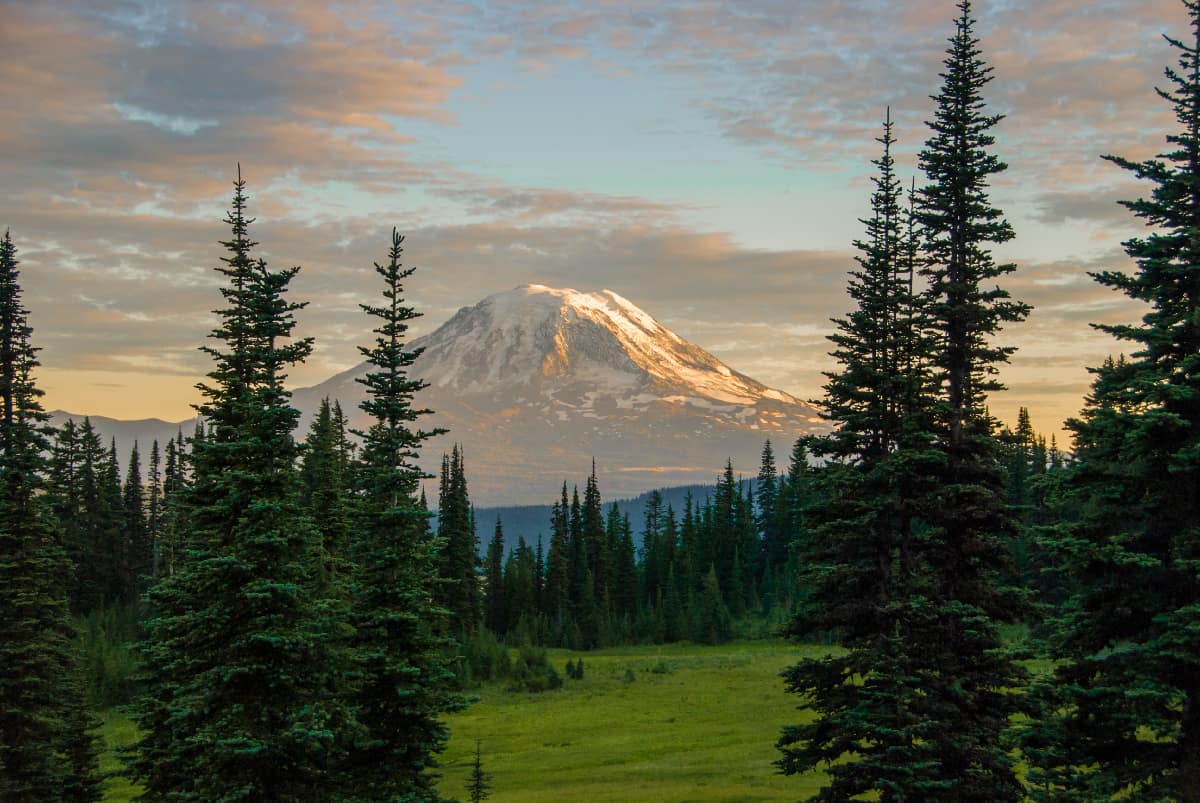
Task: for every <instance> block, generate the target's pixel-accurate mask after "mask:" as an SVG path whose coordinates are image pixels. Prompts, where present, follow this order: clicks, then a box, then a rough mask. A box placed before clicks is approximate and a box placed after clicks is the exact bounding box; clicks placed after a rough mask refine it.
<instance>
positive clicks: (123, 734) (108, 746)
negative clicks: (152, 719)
mask: <svg viewBox="0 0 1200 803" xmlns="http://www.w3.org/2000/svg"><path fill="white" fill-rule="evenodd" d="M100 718H101V719H102V720H103V721H104V728H103V730H102V731H101V734H102V735H103V736H104V746H105V752H104V753H103V754H102V755H101V756H100V771H101V772H102V773H104V774H106V775H107V774H108V773H111V772H115V771H117V770H119V769H120V768H121V762H120V760H119V759H118V758H117V755H116V749H117V748H119V747H125V746H127V745H131V744H133V743H134V741H135V740H136V739H137V729H136V728H135V727H134V725H133V723H132V722H130V721H129V719H128V718H127V717H125V716H123V715H122V714H119V713H117V712H116V711H105V712H103V713H101V714H100ZM137 793H138V789H137V787H135V786H133V785H132V784H130V783H129V781H127V780H125V779H124V778H116V777H109V778H107V779H106V780H105V781H104V800H105V803H126V801H129V800H133V799H134V797H135V796H136V795H137Z"/></svg>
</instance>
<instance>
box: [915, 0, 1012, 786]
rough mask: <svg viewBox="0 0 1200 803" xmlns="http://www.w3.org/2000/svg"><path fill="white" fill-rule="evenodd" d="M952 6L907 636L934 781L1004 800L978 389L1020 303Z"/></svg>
mask: <svg viewBox="0 0 1200 803" xmlns="http://www.w3.org/2000/svg"><path fill="white" fill-rule="evenodd" d="M958 8H959V11H960V14H959V17H958V20H957V30H956V32H955V35H954V37H953V38H952V39H951V40H950V48H949V51H948V54H947V58H946V60H945V62H944V64H945V67H946V71H945V72H944V73H943V76H942V77H943V84H942V88H941V90H940V92H939V93H938V95H937V96H936V97H935V102H936V104H937V108H936V110H935V114H934V119H933V120H932V121H930V123H929V127H930V129H931V130H932V135H931V137H930V138H929V139H928V140H927V141H926V143H925V147H924V149H923V150H922V151H921V153H920V157H919V161H920V166H921V168H922V170H923V171H924V172H925V175H926V176H927V178H928V179H929V183H928V184H927V185H926V186H925V187H923V188H922V189H921V190H920V192H919V197H918V205H917V222H918V224H919V225H920V230H921V234H922V240H923V252H924V258H925V264H924V266H923V269H922V273H923V275H924V277H925V278H926V280H927V282H928V284H929V290H928V298H929V304H928V309H927V314H928V324H929V326H930V327H931V328H932V329H933V330H934V331H935V332H936V333H937V335H938V337H939V341H938V345H937V348H936V349H935V350H934V354H933V363H934V372H935V378H936V380H937V382H938V385H939V397H938V403H937V404H936V405H935V406H934V408H933V413H934V427H933V430H934V433H935V434H936V442H935V443H936V446H937V449H938V451H939V452H940V456H941V465H940V466H939V467H938V470H937V471H936V472H935V476H936V477H937V486H938V487H936V488H935V489H934V490H933V491H932V492H930V493H927V494H925V495H924V497H923V498H922V500H921V511H920V513H921V518H922V519H923V521H924V524H925V525H926V527H927V529H926V530H925V532H924V533H923V535H922V539H921V549H920V552H921V558H922V560H923V561H924V562H925V563H926V565H927V566H928V569H929V576H930V577H929V582H930V587H929V590H928V600H927V604H924V605H923V607H922V609H921V610H920V611H919V612H917V613H918V614H919V621H918V624H919V632H918V633H917V634H915V635H914V636H913V639H915V640H917V642H918V643H920V644H921V645H922V646H923V647H925V648H927V652H924V653H922V655H921V658H922V661H923V666H922V669H923V670H924V671H925V672H926V673H927V674H926V675H925V677H923V679H922V686H921V688H922V690H923V692H924V695H925V697H924V698H923V699H922V705H921V706H920V710H921V712H922V713H923V715H924V717H925V718H926V721H927V722H928V723H929V725H930V727H929V729H928V737H927V740H926V741H924V742H923V743H922V747H923V748H924V750H925V751H926V755H927V756H928V757H929V759H930V760H931V761H933V762H935V764H934V767H935V768H934V770H933V777H934V778H936V779H937V780H938V783H939V784H940V789H941V790H943V791H939V792H938V793H937V794H940V795H947V796H953V797H954V798H955V799H963V798H969V799H976V800H990V801H1002V800H1015V799H1019V798H1020V797H1021V796H1022V791H1021V787H1020V784H1019V782H1018V781H1017V779H1016V776H1015V774H1014V772H1013V759H1012V756H1011V755H1010V754H1009V752H1008V750H1007V749H1006V748H1005V747H1004V746H1003V745H1002V744H1001V735H1002V734H1003V732H1004V731H1005V730H1006V729H1007V728H1008V723H1009V719H1010V717H1011V715H1012V714H1013V713H1015V712H1016V710H1017V706H1018V703H1019V700H1020V698H1019V696H1018V693H1017V692H1018V690H1019V689H1020V687H1021V686H1022V684H1023V683H1024V671H1023V670H1022V669H1021V667H1020V666H1018V665H1017V664H1016V663H1015V661H1014V660H1013V657H1012V655H1011V654H1009V653H1007V652H1006V651H1005V650H1004V649H1003V648H1002V647H1003V645H1002V644H1001V641H1000V636H999V632H998V630H997V623H998V622H1000V621H1006V620H1008V621H1011V620H1012V619H1014V618H1015V617H1017V616H1019V615H1021V613H1022V611H1023V598H1022V597H1021V596H1020V595H1018V594H1017V593H1015V590H1014V589H1012V588H1011V587H1006V585H1005V584H1004V582H1003V580H1004V577H1005V574H1006V572H1008V571H1009V569H1008V558H1009V555H1008V548H1007V544H1008V541H1009V540H1010V539H1011V537H1012V535H1013V534H1014V531H1015V526H1016V520H1015V516H1014V512H1013V511H1012V510H1011V509H1010V508H1008V507H1007V505H1006V500H1005V496H1004V490H1003V475H1002V472H1001V471H1000V466H999V462H1000V461H999V450H998V444H997V441H996V438H995V437H994V435H993V430H994V427H995V422H994V421H993V419H992V418H991V416H990V415H989V414H988V411H987V394H988V393H990V392H992V391H996V390H1000V389H1002V385H1001V384H1000V383H999V382H998V381H997V380H996V379H995V378H994V377H995V374H996V371H997V366H998V365H999V364H1001V363H1003V362H1005V361H1007V359H1008V357H1009V355H1010V354H1011V353H1012V352H1013V349H1012V348H1010V347H1006V346H1002V345H997V344H996V343H995V339H996V336H997V335H998V334H999V332H1000V330H1001V328H1002V326H1003V324H1005V323H1011V322H1015V321H1020V320H1022V319H1024V318H1025V316H1026V315H1027V314H1028V311H1029V307H1028V306H1027V305H1025V304H1022V303H1019V302H1015V301H1012V300H1011V299H1010V298H1009V295H1008V293H1007V292H1006V291H1005V290H1003V289H1001V288H1000V287H998V286H996V285H994V284H991V282H993V281H994V280H996V279H999V278H1000V277H1002V276H1004V275H1005V274H1007V273H1010V272H1011V271H1013V270H1014V266H1012V265H1007V264H997V263H996V262H995V261H994V260H993V258H992V256H991V252H990V250H989V248H990V246H991V245H994V244H1000V243H1004V242H1006V241H1008V240H1010V239H1012V237H1013V231H1012V227H1011V226H1010V225H1009V224H1008V222H1007V221H1006V220H1005V219H1004V217H1003V214H1002V212H1001V211H1000V210H999V209H997V208H996V207H994V206H993V205H992V204H991V201H990V200H989V198H988V187H989V184H990V183H991V182H992V181H993V180H994V178H993V177H994V176H996V175H998V174H999V173H1001V172H1002V171H1004V170H1005V169H1006V165H1005V164H1004V163H1003V162H1001V161H1000V160H999V159H998V158H997V157H996V156H995V155H994V154H993V153H991V152H990V149H991V147H992V145H993V144H994V141H995V138H994V136H993V135H992V133H991V131H992V129H993V128H994V127H995V125H996V124H997V123H998V122H999V121H1000V119H1001V117H1000V116H999V115H988V114H986V113H985V111H984V110H985V108H986V103H985V101H984V99H983V95H982V90H983V88H984V87H985V86H986V85H987V84H988V82H989V81H990V80H991V78H992V75H991V73H992V70H991V68H990V67H988V66H987V65H986V64H985V63H984V61H983V58H982V54H981V51H980V48H979V40H978V39H977V38H976V37H975V34H974V25H975V20H974V18H973V17H972V14H971V3H970V2H969V0H962V2H960V3H959V5H958ZM926 794H927V795H929V794H930V793H926Z"/></svg>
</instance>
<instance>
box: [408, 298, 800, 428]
mask: <svg viewBox="0 0 1200 803" xmlns="http://www.w3.org/2000/svg"><path fill="white" fill-rule="evenodd" d="M414 345H420V346H422V347H423V348H424V349H425V354H423V355H422V357H421V361H420V363H419V365H418V366H416V368H418V369H419V371H420V375H421V376H422V377H423V378H424V379H425V381H427V382H429V383H430V384H431V385H434V386H436V387H452V388H455V389H457V390H460V391H462V392H468V393H494V392H499V391H502V390H504V389H506V388H515V387H524V386H526V385H528V384H529V383H531V382H532V383H534V384H536V385H538V386H539V390H540V393H539V395H543V396H546V397H547V398H559V396H560V394H558V393H556V392H555V390H556V389H557V390H568V389H569V386H574V385H579V384H587V385H589V386H591V387H592V389H593V390H595V391H597V392H599V393H608V395H611V396H612V397H613V398H614V399H622V400H624V401H626V402H628V403H630V404H634V403H639V402H638V401H635V398H640V397H645V398H644V399H641V401H648V400H649V399H650V398H653V399H664V398H674V397H682V398H684V399H700V400H704V401H707V402H713V403H718V404H731V405H754V404H756V403H758V402H759V401H761V400H763V399H770V400H774V401H778V402H785V403H795V401H796V400H795V399H794V398H792V397H791V396H789V395H788V394H786V393H783V392H782V391H777V390H773V389H771V388H768V387H766V386H765V385H763V384H761V383H759V382H756V381H755V380H753V379H751V378H749V377H747V376H745V375H744V374H740V373H738V372H737V371H734V370H732V369H731V368H729V367H728V366H726V365H725V364H724V363H722V362H721V361H720V360H718V359H717V358H716V357H713V356H712V355H711V354H709V353H708V352H706V351H704V350H703V349H701V348H700V347H698V346H696V345H694V344H692V343H689V342H688V341H686V340H684V339H683V338H682V337H680V336H679V335H677V334H676V333H674V332H672V331H671V330H670V329H668V328H667V327H666V326H664V325H663V324H661V323H660V322H659V321H657V320H656V319H655V318H654V317H653V316H651V315H650V314H648V313H647V312H645V311H644V310H642V309H641V308H640V307H638V306H637V305H636V304H634V303H633V302H631V301H629V300H628V299H626V298H624V297H623V296H621V295H619V294H618V293H615V292H613V291H612V290H601V291H599V292H581V291H579V290H575V289H571V288H554V287H548V286H546V285H542V284H527V285H522V286H520V287H517V288H514V289H513V290H509V291H506V292H502V293H496V294H494V295H491V296H488V297H487V298H485V299H483V301H481V302H479V303H478V304H476V305H475V306H473V307H463V308H462V309H460V310H459V311H458V312H457V313H456V314H455V315H454V317H452V318H451V319H450V320H449V321H447V322H446V324H444V325H443V326H442V327H441V328H440V329H438V330H437V331H436V332H434V333H433V334H431V335H427V336H426V337H424V338H421V340H420V341H418V342H417V343H415V344H414Z"/></svg>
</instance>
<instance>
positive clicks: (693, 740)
mask: <svg viewBox="0 0 1200 803" xmlns="http://www.w3.org/2000/svg"><path fill="white" fill-rule="evenodd" d="M809 649H810V651H811V652H813V653H818V652H824V651H825V650H827V648H823V647H812V648H809ZM580 655H581V654H580V653H572V652H568V651H565V650H553V651H551V661H552V662H553V663H554V665H555V667H556V668H557V669H559V671H560V672H561V671H562V668H563V666H564V665H565V663H566V662H567V660H568V659H572V660H573V659H575V658H578V657H579V656H580ZM797 655H798V650H797V648H796V647H794V646H790V645H787V644H784V643H782V642H766V641H753V642H738V643H734V644H729V645H725V646H721V647H699V646H691V645H673V646H666V647H657V646H648V647H627V648H615V649H610V650H601V651H597V652H591V653H582V657H583V662H584V678H583V680H579V681H576V680H570V679H567V680H565V683H564V686H563V688H562V689H560V690H558V691H554V692H546V693H543V694H521V693H513V692H507V691H504V690H503V689H501V688H495V687H487V688H485V689H483V690H482V691H480V692H478V694H479V701H478V702H477V703H475V705H473V706H471V708H469V709H468V710H467V711H465V712H463V713H461V714H458V715H456V716H454V717H453V718H451V720H450V723H449V724H450V728H451V733H452V737H451V741H450V744H449V745H448V747H447V750H446V752H445V754H444V755H443V756H442V774H443V781H442V784H441V788H442V791H443V793H444V794H445V795H446V796H447V797H453V796H458V797H460V798H464V799H465V795H466V793H465V782H466V778H467V774H468V773H469V771H470V768H471V761H472V758H473V755H474V749H475V739H477V738H478V739H481V740H482V749H483V761H484V768H485V770H487V771H488V772H490V773H492V774H493V777H492V783H493V786H494V790H493V796H492V798H491V800H492V801H495V802H496V803H505V801H528V803H538V801H547V802H548V801H564V802H565V801H588V803H603V801H630V800H638V801H782V800H796V799H797V798H801V797H804V796H806V794H807V793H810V792H812V791H815V789H816V788H817V786H818V781H819V776H816V775H813V776H806V777H802V778H795V777H793V778H786V777H783V776H780V775H777V774H776V773H775V768H774V766H772V763H771V762H772V761H774V759H775V758H776V753H775V749H774V746H773V745H774V742H775V739H776V737H777V736H778V735H779V730H780V728H781V727H782V726H783V725H784V724H787V723H794V722H797V721H799V720H800V719H801V718H802V717H803V716H804V714H802V713H801V712H798V711H796V700H795V698H793V697H790V696H789V695H787V694H785V693H784V692H783V685H782V681H781V680H780V678H779V673H780V672H781V671H782V670H783V669H784V667H786V666H787V665H789V664H791V663H794V662H795V661H796V658H797ZM630 673H632V675H630ZM563 674H564V677H565V672H564V673H563ZM630 676H632V678H633V680H632V681H631V682H630V681H628V680H627V678H628V677H630Z"/></svg>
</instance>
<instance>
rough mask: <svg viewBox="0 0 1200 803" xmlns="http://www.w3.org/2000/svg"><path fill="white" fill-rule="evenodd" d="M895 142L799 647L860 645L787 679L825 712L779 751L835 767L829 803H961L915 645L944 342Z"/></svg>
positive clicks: (882, 187) (812, 553)
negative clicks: (920, 535) (876, 801)
mask: <svg viewBox="0 0 1200 803" xmlns="http://www.w3.org/2000/svg"><path fill="white" fill-rule="evenodd" d="M879 142H880V144H881V145H882V146H883V154H882V156H881V157H880V158H879V159H876V160H875V161H874V162H873V164H874V165H875V166H876V167H877V169H878V172H877V174H876V176H875V177H874V179H873V182H874V192H873V193H872V196H871V210H872V214H871V216H870V217H869V218H867V219H865V220H863V221H862V222H863V224H864V226H865V228H866V233H867V236H866V238H865V239H863V240H859V241H856V242H855V246H856V247H857V249H858V250H859V252H860V253H859V256H858V258H857V259H858V269H857V270H855V271H852V273H851V277H850V282H849V286H848V293H849V295H850V298H851V300H852V301H854V302H855V304H856V307H855V309H853V310H852V311H851V312H850V313H849V314H848V315H847V316H846V317H845V318H842V319H838V320H835V324H836V325H837V332H836V333H835V334H833V335H831V336H830V340H831V341H832V342H833V344H834V346H835V350H834V352H833V356H834V357H835V359H836V360H837V361H838V363H839V366H840V370H838V371H835V372H829V373H827V377H828V379H829V381H828V383H827V384H826V386H825V397H824V399H823V401H822V408H823V410H822V414H823V415H824V416H825V417H826V418H827V419H828V420H830V422H831V423H832V424H833V425H834V429H833V432H832V433H830V434H829V435H828V436H825V437H814V438H811V439H809V440H808V441H807V444H808V446H809V448H811V449H812V451H813V452H814V453H815V454H817V455H818V456H820V457H822V458H823V459H824V461H825V467H824V468H823V469H822V470H821V471H820V472H819V473H818V475H817V476H818V477H819V487H820V491H821V493H820V494H819V499H818V500H817V501H814V502H812V503H811V504H808V505H805V509H804V511H803V515H804V516H805V517H806V519H808V521H807V522H806V524H807V530H808V531H807V534H806V535H807V537H806V538H805V539H804V540H803V541H802V542H801V543H800V544H799V545H798V549H799V553H800V559H801V563H802V565H803V567H804V568H803V570H802V572H801V578H800V586H801V589H802V594H801V598H800V600H799V606H798V611H797V616H796V618H795V620H794V621H793V623H792V624H791V626H790V628H789V630H790V633H791V634H792V635H793V636H797V637H803V636H806V635H809V634H811V633H812V632H814V631H816V632H821V633H825V634H833V635H835V636H836V637H837V638H838V639H839V642H840V643H841V644H842V646H844V647H845V648H846V649H845V651H844V652H839V653H834V654H829V655H826V656H822V657H814V658H806V659H804V660H802V661H800V662H799V663H798V664H797V665H796V666H794V667H792V668H791V669H789V670H788V671H787V672H786V673H785V675H784V677H785V679H786V684H787V688H788V690H789V691H791V692H793V693H796V694H799V695H801V696H802V697H803V698H804V700H805V701H806V703H807V704H808V706H810V707H811V708H812V709H813V710H814V711H815V712H816V714H817V716H816V718H815V719H814V720H813V721H812V722H810V723H808V724H804V725H796V726H790V727H788V728H785V730H784V732H783V735H782V737H781V738H780V739H779V742H778V746H779V748H780V749H781V751H782V752H783V758H782V759H781V760H780V761H779V766H780V767H781V768H782V769H783V771H784V772H786V773H795V772H804V771H808V770H811V769H813V768H815V767H818V766H827V767H828V770H827V771H828V776H829V782H828V784H827V785H826V786H825V787H824V788H823V789H822V790H821V791H820V792H819V793H818V794H817V795H816V797H815V799H817V800H828V801H833V800H848V799H852V798H855V797H857V796H860V795H864V794H870V793H873V794H876V795H878V796H879V797H880V799H882V800H884V801H901V800H918V799H927V797H928V796H932V798H931V799H937V798H938V796H939V795H943V794H948V791H947V790H945V789H943V788H942V785H943V783H944V781H945V775H944V771H943V770H942V769H941V768H940V767H939V766H938V764H937V759H936V757H935V756H932V755H930V752H929V751H928V749H927V748H926V745H927V744H929V743H930V742H931V736H932V735H933V733H935V732H936V731H935V729H936V727H938V726H939V725H940V724H941V723H936V722H930V721H927V719H926V717H925V716H923V715H922V713H921V712H920V710H919V708H920V696H921V687H920V684H921V682H922V680H923V679H924V675H925V674H931V670H930V669H929V668H927V667H924V666H922V665H921V662H920V660H919V657H918V656H919V655H920V654H921V653H922V651H924V650H925V649H927V647H925V646H924V645H921V644H919V643H914V639H915V638H916V633H917V632H918V628H917V627H916V620H917V615H918V614H919V612H920V609H921V607H922V606H928V604H929V602H928V600H926V599H923V598H922V597H921V595H920V589H921V587H922V578H921V576H920V575H921V572H920V569H921V565H920V563H919V560H918V558H917V556H916V554H915V553H916V551H917V539H916V536H917V528H918V526H919V525H918V510H917V508H916V505H915V504H914V499H915V498H919V496H920V494H921V492H922V490H925V488H923V487H922V485H921V478H922V477H927V476H928V475H929V474H930V473H931V468H932V466H931V465H930V464H929V463H930V456H929V452H930V444H931V441H932V436H931V434H930V431H929V430H930V427H929V425H930V421H929V415H928V414H927V409H928V406H929V401H930V399H929V384H930V383H929V380H928V372H927V367H926V362H927V360H928V357H927V352H928V350H929V343H928V339H927V338H925V337H924V336H923V335H922V332H921V330H920V327H919V326H918V325H917V321H918V320H919V317H920V307H921V304H922V300H921V299H920V298H919V297H918V296H916V295H915V294H914V291H913V284H912V269H913V265H912V264H911V262H910V261H909V260H907V259H906V258H905V256H904V252H905V249H904V247H903V246H904V242H905V226H904V223H905V221H904V219H903V215H902V211H901V204H900V200H901V197H902V189H901V185H900V182H899V181H898V179H897V177H896V174H895V166H894V161H893V158H892V153H891V149H892V145H893V144H894V143H895V139H894V137H893V133H892V122H891V116H890V113H889V115H888V117H887V119H886V120H885V122H884V125H883V135H882V137H880V138H879ZM806 463H807V456H806V453H805V448H804V442H800V443H798V444H797V447H796V449H795V450H794V452H793V466H792V470H791V474H792V475H793V477H794V478H793V479H792V484H794V485H795V486H796V488H795V493H797V494H799V493H800V492H802V491H806V490H807V489H806V488H802V485H806V484H807V482H806V481H805V478H804V476H803V475H804V473H805V472H806V471H807V465H806ZM925 485H928V482H926V483H925ZM785 504H788V502H785ZM791 504H793V505H799V504H800V499H799V498H798V497H797V498H796V499H794V500H791ZM846 758H852V759H853V760H850V761H846V760H844V759H846ZM949 796H950V797H952V795H949ZM965 799H978V798H970V797H968V798H965Z"/></svg>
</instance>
